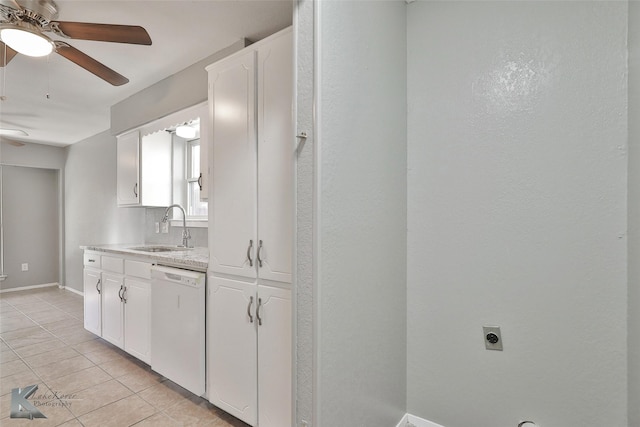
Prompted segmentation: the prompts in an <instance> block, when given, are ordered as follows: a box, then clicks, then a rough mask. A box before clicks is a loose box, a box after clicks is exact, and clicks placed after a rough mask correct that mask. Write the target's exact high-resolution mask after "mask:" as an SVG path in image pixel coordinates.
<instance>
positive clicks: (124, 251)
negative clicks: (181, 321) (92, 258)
mask: <svg viewBox="0 0 640 427" xmlns="http://www.w3.org/2000/svg"><path fill="white" fill-rule="evenodd" d="M168 246H171V245H145V244H122V245H86V246H80V249H84V250H87V251H97V252H107V253H112V254H120V255H130V256H131V255H133V256H135V257H136V258H144V259H147V260H149V261H151V262H153V263H155V264H159V265H167V266H171V267H177V268H184V269H188V270H197V271H207V266H208V265H209V249H208V248H202V247H197V248H189V249H185V248H177V247H175V246H173V247H174V248H176V250H171V251H167V252H148V251H142V250H136V249H135V248H141V247H147V248H153V247H168Z"/></svg>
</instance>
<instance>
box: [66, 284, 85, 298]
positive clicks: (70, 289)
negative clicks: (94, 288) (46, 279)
mask: <svg viewBox="0 0 640 427" xmlns="http://www.w3.org/2000/svg"><path fill="white" fill-rule="evenodd" d="M62 289H64V290H65V291H69V292H73V293H74V294H77V295H80V296H81V297H83V296H84V292H81V291H79V290H77V289H73V288H68V287H66V286H63V287H62Z"/></svg>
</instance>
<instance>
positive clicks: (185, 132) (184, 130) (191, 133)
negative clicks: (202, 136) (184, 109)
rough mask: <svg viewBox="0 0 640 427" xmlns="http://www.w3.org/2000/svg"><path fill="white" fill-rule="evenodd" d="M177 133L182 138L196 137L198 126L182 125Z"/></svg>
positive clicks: (177, 129)
mask: <svg viewBox="0 0 640 427" xmlns="http://www.w3.org/2000/svg"><path fill="white" fill-rule="evenodd" d="M176 135H178V136H179V137H180V138H185V139H191V138H195V137H196V128H194V127H193V126H189V125H180V126H178V127H177V128H176Z"/></svg>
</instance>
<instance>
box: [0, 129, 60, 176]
mask: <svg viewBox="0 0 640 427" xmlns="http://www.w3.org/2000/svg"><path fill="white" fill-rule="evenodd" d="M21 144H23V145H20V146H17V145H14V144H11V143H10V142H9V140H7V139H4V138H1V137H0V163H1V164H3V165H13V166H27V167H33V168H44V169H59V170H63V169H64V162H65V151H64V149H63V148H62V147H53V146H50V145H43V144H30V143H21Z"/></svg>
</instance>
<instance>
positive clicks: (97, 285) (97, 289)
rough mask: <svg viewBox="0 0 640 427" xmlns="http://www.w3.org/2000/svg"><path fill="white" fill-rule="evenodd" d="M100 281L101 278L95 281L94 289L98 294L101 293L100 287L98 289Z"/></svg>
mask: <svg viewBox="0 0 640 427" xmlns="http://www.w3.org/2000/svg"><path fill="white" fill-rule="evenodd" d="M100 281H101V279H98V281H97V282H96V291H98V295H99V294H101V293H102V291H101V289H100V287H99V286H100Z"/></svg>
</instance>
